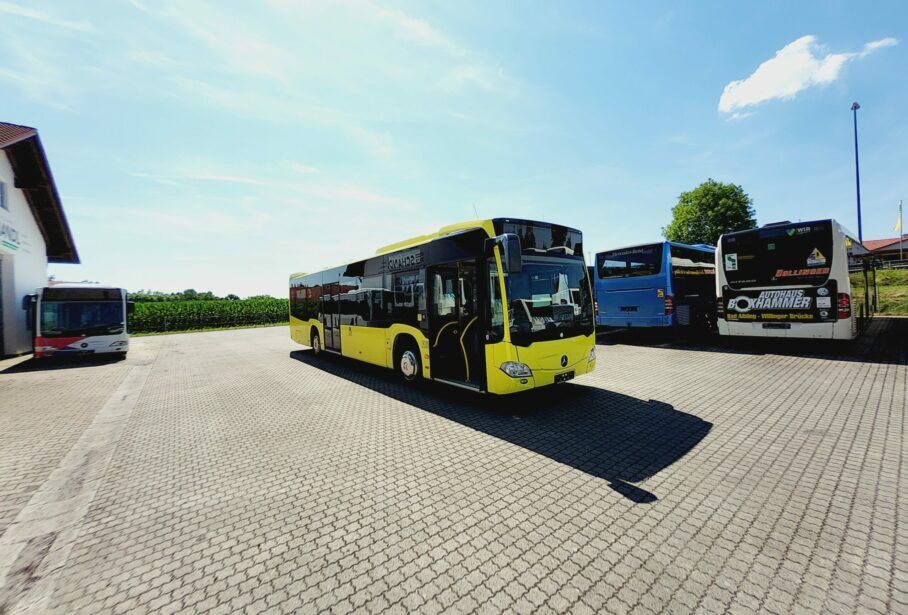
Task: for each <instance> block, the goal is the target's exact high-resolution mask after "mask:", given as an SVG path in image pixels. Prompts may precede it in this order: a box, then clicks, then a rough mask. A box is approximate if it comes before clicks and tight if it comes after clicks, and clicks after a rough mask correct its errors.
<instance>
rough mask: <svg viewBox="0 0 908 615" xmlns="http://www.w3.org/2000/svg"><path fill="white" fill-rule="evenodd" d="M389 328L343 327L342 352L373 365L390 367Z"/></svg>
mask: <svg viewBox="0 0 908 615" xmlns="http://www.w3.org/2000/svg"><path fill="white" fill-rule="evenodd" d="M386 331H387V329H379V328H377V327H355V326H352V325H344V326H342V327H341V354H342V355H344V356H345V357H350V358H351V359H359V360H360V361H365V362H366V363H371V364H373V365H380V366H382V367H388V365H389V363H388V352H387V346H388V344H387V335H386Z"/></svg>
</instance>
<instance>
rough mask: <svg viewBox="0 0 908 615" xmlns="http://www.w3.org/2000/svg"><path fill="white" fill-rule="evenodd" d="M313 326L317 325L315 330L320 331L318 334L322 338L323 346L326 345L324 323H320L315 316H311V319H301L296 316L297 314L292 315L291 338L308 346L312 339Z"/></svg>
mask: <svg viewBox="0 0 908 615" xmlns="http://www.w3.org/2000/svg"><path fill="white" fill-rule="evenodd" d="M312 327H315V330H316V331H318V336H319V338H320V339H321V340H322V346H324V341H325V332H324V331H323V330H322V323H320V322H319V321H318V320H316V319H315V318H310V319H309V320H301V319H299V318H296V317H295V316H291V317H290V339H292V340H293V341H294V342H296V343H297V344H302V345H303V346H308V345H309V342H311V341H312V337H311V335H312Z"/></svg>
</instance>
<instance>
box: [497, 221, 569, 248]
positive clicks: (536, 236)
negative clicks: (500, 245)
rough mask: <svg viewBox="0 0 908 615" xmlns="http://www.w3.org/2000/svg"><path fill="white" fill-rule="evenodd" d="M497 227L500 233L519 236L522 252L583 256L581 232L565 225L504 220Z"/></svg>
mask: <svg viewBox="0 0 908 615" xmlns="http://www.w3.org/2000/svg"><path fill="white" fill-rule="evenodd" d="M498 227H499V228H500V229H501V232H502V233H513V234H515V235H517V236H518V237H519V238H520V246H521V248H522V249H523V252H524V254H569V255H572V256H583V234H582V233H580V231H576V230H574V229H571V228H567V227H566V226H558V225H556V224H541V223H533V222H524V221H506V222H501V223H500V224H499V225H498Z"/></svg>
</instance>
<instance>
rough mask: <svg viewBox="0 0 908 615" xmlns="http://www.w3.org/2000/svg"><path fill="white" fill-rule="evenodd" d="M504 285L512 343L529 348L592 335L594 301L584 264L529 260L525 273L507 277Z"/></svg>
mask: <svg viewBox="0 0 908 615" xmlns="http://www.w3.org/2000/svg"><path fill="white" fill-rule="evenodd" d="M505 283H506V288H507V294H508V295H507V296H508V302H509V303H508V318H509V321H510V328H511V341H512V342H513V343H515V344H517V345H519V346H527V345H529V344H531V343H532V342H537V341H542V340H551V339H559V338H562V337H571V336H575V335H589V334H590V333H592V332H593V300H592V297H591V294H590V288H589V282H588V280H587V273H586V268H585V267H584V265H583V261H581V260H579V259H565V258H546V257H526V258H524V259H523V270H522V271H521V272H520V273H512V274H508V275H507V276H506V277H505ZM494 312H495V310H494V306H493V314H494ZM493 319H494V317H493Z"/></svg>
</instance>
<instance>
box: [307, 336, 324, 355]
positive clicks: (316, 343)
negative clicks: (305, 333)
mask: <svg viewBox="0 0 908 615" xmlns="http://www.w3.org/2000/svg"><path fill="white" fill-rule="evenodd" d="M309 345H310V346H311V347H312V354H314V355H315V356H319V355H320V354H322V338H321V337H319V335H318V331H316V330H315V329H313V330H312V335H310V336H309Z"/></svg>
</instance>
